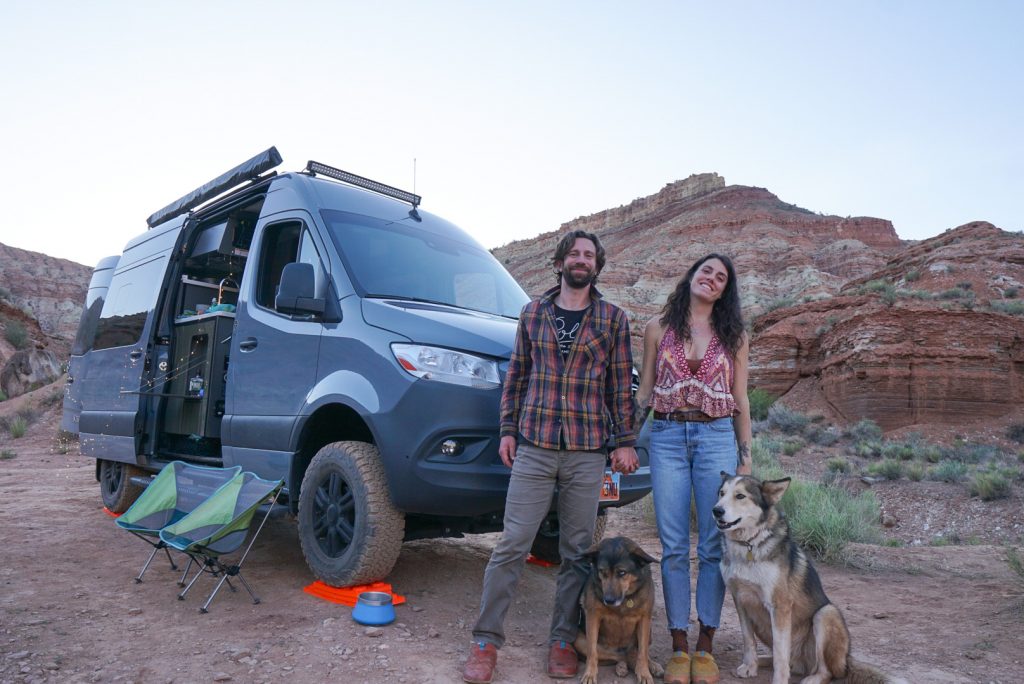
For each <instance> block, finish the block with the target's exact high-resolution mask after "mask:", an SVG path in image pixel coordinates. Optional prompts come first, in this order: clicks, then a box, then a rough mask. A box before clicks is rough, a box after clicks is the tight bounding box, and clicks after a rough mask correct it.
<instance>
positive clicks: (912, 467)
mask: <svg viewBox="0 0 1024 684" xmlns="http://www.w3.org/2000/svg"><path fill="white" fill-rule="evenodd" d="M925 472H926V471H925V467H924V464H923V463H917V462H914V463H907V464H906V465H905V466H903V474H904V475H906V476H907V479H908V480H910V481H911V482H920V481H921V480H923V479H924V476H925Z"/></svg>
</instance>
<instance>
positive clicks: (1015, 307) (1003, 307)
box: [988, 299, 1024, 316]
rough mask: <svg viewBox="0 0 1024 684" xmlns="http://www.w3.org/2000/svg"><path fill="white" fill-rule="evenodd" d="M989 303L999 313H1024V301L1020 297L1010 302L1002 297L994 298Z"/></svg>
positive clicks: (1014, 314)
mask: <svg viewBox="0 0 1024 684" xmlns="http://www.w3.org/2000/svg"><path fill="white" fill-rule="evenodd" d="M988 304H989V306H990V307H991V308H992V310H993V311H996V312H998V313H1004V314H1010V315H1011V316H1020V315H1021V314H1024V301H1022V300H1020V299H1012V300H1010V301H1008V302H1007V301H1003V300H1001V299H993V300H991V301H989V303H988Z"/></svg>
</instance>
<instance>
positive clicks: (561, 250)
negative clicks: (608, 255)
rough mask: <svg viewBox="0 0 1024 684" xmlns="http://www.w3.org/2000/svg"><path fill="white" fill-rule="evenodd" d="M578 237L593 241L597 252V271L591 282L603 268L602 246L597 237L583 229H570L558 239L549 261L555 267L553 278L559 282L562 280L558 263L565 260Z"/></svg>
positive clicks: (603, 255)
mask: <svg viewBox="0 0 1024 684" xmlns="http://www.w3.org/2000/svg"><path fill="white" fill-rule="evenodd" d="M579 238H583V239H585V240H590V241H591V242H593V243H594V248H595V251H596V252H597V259H596V261H597V272H596V273H595V274H594V280H593V282H595V283H596V282H597V276H598V275H600V273H601V270H602V269H604V262H605V253H604V246H603V245H602V244H601V241H600V240H599V239H598V237H597V236H596V235H594V234H593V233H588V232H587V231H585V230H571V231H569V232H568V233H566V234H565V235H563V236H562V239H561V240H559V241H558V246H557V247H555V256H554V257H553V258H552V259H551V263H552V265H553V266H554V267H555V278H556V279H558V281H559V282H561V280H562V271H561V270H560V268H559V265H560V264H563V263H564V262H565V255H566V254H568V253H569V250H571V249H572V248H573V245H575V244H576V240H578V239H579Z"/></svg>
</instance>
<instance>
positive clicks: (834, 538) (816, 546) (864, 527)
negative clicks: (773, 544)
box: [782, 480, 880, 563]
mask: <svg viewBox="0 0 1024 684" xmlns="http://www.w3.org/2000/svg"><path fill="white" fill-rule="evenodd" d="M782 510H783V511H784V512H785V513H786V517H787V518H788V519H789V523H790V528H791V530H792V532H793V537H794V538H795V539H796V540H797V542H798V543H799V544H800V545H801V546H802V547H803V548H804V549H806V550H807V551H809V552H810V553H812V554H813V555H815V556H816V557H818V558H820V559H821V560H823V561H825V562H829V563H834V562H839V561H842V560H844V557H845V549H846V545H847V544H848V543H850V542H875V541H877V539H878V538H879V536H880V534H879V530H878V519H879V516H880V510H879V507H878V500H877V499H876V498H875V495H874V493H873V492H870V491H868V492H863V493H861V494H860V495H859V496H853V495H851V494H850V493H849V492H848V491H846V490H845V489H843V488H841V487H834V486H828V485H822V484H817V483H811V482H804V481H802V480H794V481H793V483H792V484H791V485H790V487H789V491H788V492H786V496H784V497H783V499H782Z"/></svg>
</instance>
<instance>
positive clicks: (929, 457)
mask: <svg viewBox="0 0 1024 684" xmlns="http://www.w3.org/2000/svg"><path fill="white" fill-rule="evenodd" d="M917 453H918V455H919V456H920V457H921V458H922V459H923V460H925V461H928V462H929V463H938V462H939V461H941V460H942V447H940V446H939V445H938V444H922V445H921V446H919V447H918V448H917Z"/></svg>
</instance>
